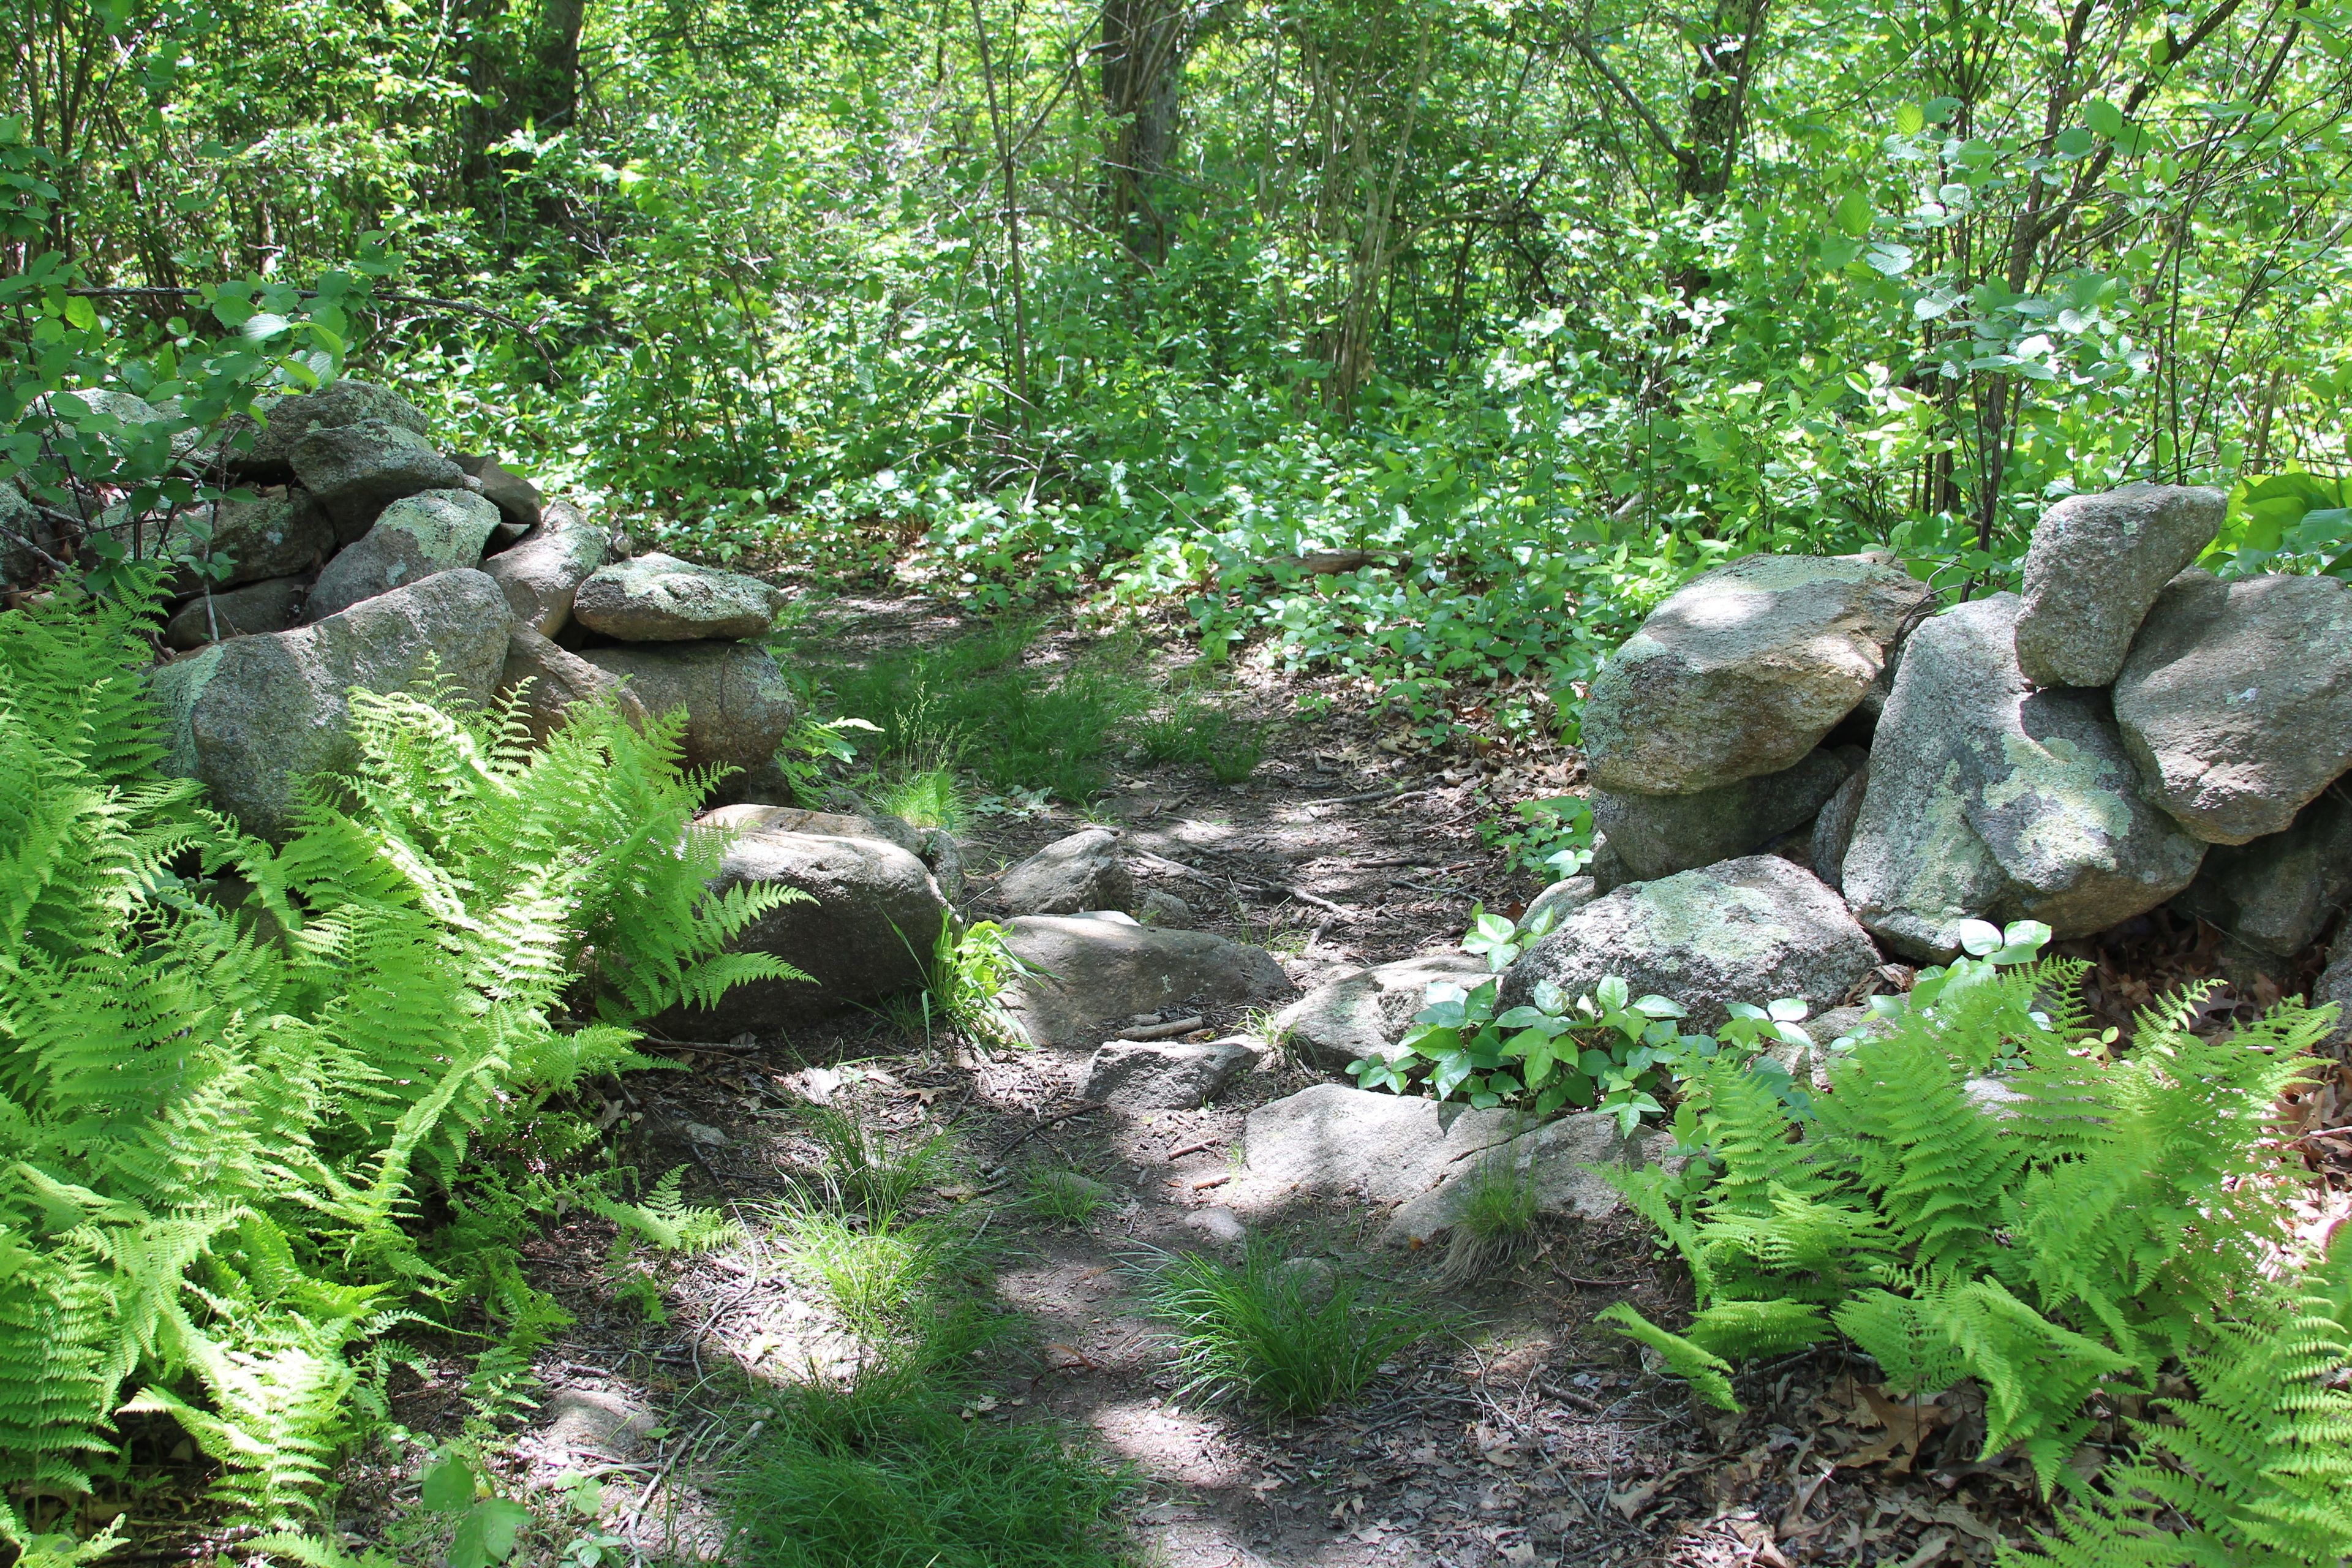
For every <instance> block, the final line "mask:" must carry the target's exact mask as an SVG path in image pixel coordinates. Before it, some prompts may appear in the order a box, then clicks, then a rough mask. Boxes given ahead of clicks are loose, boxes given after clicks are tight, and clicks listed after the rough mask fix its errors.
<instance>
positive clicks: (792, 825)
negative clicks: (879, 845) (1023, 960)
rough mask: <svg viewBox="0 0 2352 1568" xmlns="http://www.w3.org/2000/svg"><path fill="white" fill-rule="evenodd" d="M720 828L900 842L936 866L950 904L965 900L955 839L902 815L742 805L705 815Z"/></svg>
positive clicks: (960, 856)
mask: <svg viewBox="0 0 2352 1568" xmlns="http://www.w3.org/2000/svg"><path fill="white" fill-rule="evenodd" d="M701 820H703V821H704V822H707V823H710V824H713V825H714V826H729V827H736V828H741V829H744V830H747V831H752V832H761V833H829V834H832V835H834V836H835V837H843V838H880V839H884V840H887V842H889V843H892V844H896V845H897V846H898V847H899V848H901V849H904V850H906V851H907V852H908V854H910V855H912V856H914V857H915V858H917V859H919V860H920V861H921V862H922V863H923V864H924V865H926V866H928V867H929V868H931V876H932V878H933V879H934V880H936V881H937V882H938V883H939V885H940V892H941V893H943V894H945V895H946V897H947V898H948V900H949V901H950V902H953V901H954V900H957V899H959V898H961V897H962V896H963V854H962V852H961V850H960V849H959V848H958V847H956V841H955V835H953V834H951V833H950V832H948V831H947V830H946V829H945V828H942V827H917V826H913V825H912V824H911V823H908V822H906V821H903V820H901V819H900V818H898V817H896V816H845V815H843V814H840V813H836V812H830V811H807V810H803V808H801V807H799V806H796V805H764V804H756V803H739V804H735V805H722V806H719V807H717V808H715V809H713V810H710V811H706V812H704V813H703V814H702V818H701Z"/></svg>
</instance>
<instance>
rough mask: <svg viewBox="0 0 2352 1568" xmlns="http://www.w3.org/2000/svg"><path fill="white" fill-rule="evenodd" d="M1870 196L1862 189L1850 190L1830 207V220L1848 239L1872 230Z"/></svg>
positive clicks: (1858, 236)
mask: <svg viewBox="0 0 2352 1568" xmlns="http://www.w3.org/2000/svg"><path fill="white" fill-rule="evenodd" d="M1871 217H1872V214H1871V210H1870V198H1869V197H1868V196H1867V195H1864V194H1863V193H1862V192H1860V191H1848V192H1847V193H1846V194H1845V195H1842V196H1840V197H1839V198H1838V199H1837V205H1835V206H1833V207H1832V208H1831V209H1830V221H1831V222H1832V223H1833V224H1835V225H1837V228H1838V232H1839V233H1840V234H1843V235H1844V236H1845V237H1847V238H1848V239H1860V238H1862V237H1864V236H1865V235H1867V234H1868V233H1869V232H1870V221H1871Z"/></svg>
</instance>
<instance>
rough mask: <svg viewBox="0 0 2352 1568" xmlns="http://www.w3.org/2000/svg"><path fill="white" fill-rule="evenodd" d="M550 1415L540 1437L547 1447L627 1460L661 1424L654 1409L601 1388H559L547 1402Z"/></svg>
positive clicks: (642, 1450) (633, 1455) (640, 1449)
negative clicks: (545, 1429)
mask: <svg viewBox="0 0 2352 1568" xmlns="http://www.w3.org/2000/svg"><path fill="white" fill-rule="evenodd" d="M547 1415H548V1422H547V1431H546V1433H545V1434H544V1435H543V1436H541V1439H540V1441H541V1444H542V1445H544V1446H545V1447H547V1448H549V1449H559V1448H561V1449H568V1450H570V1451H571V1452H572V1453H575V1454H580V1455H583V1456H587V1457H590V1458H606V1459H618V1460H621V1461H624V1462H626V1461H627V1460H630V1459H634V1458H636V1457H637V1456H638V1455H639V1454H641V1453H643V1452H644V1451H645V1447H646V1444H647V1443H648V1442H651V1441H652V1440H653V1435H654V1429H655V1427H656V1426H659V1425H660V1423H659V1422H658V1421H656V1419H655V1418H654V1414H653V1412H652V1411H650V1410H647V1409H646V1408H644V1407H643V1406H641V1405H634V1404H632V1403H630V1402H629V1401H628V1400H626V1399H624V1398H622V1397H621V1396H620V1395H619V1394H606V1393H604V1391H603V1390H601V1389H589V1388H560V1389H558V1390H556V1391H555V1393H554V1394H553V1395H552V1396H551V1397H550V1398H549V1400H548V1402H547Z"/></svg>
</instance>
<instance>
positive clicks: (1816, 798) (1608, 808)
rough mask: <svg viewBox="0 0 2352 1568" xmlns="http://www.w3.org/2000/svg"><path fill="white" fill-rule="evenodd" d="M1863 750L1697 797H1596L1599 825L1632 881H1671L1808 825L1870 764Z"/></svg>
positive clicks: (1811, 756)
mask: <svg viewBox="0 0 2352 1568" xmlns="http://www.w3.org/2000/svg"><path fill="white" fill-rule="evenodd" d="M1866 754H1867V753H1865V752H1864V751H1863V750H1862V748H1861V747H1859V746H1840V747H1838V748H1836V749H1835V750H1831V749H1829V748H1826V747H1824V748H1822V750H1820V751H1815V752H1808V753H1806V755H1805V756H1804V758H1803V759H1802V760H1801V761H1800V762H1799V763H1797V765H1796V766H1794V767H1791V768H1783V769H1781V770H1780V772H1779V773H1759V774H1758V775H1757V776H1756V777H1754V778H1745V779H1738V780H1735V781H1734V782H1732V783H1730V784H1723V785H1720V786H1718V787H1717V788H1715V789H1707V790H1700V791H1699V792H1697V793H1696V794H1695V795H1628V794H1624V793H1622V792H1620V791H1617V790H1609V789H1596V790H1594V791H1593V792H1592V826H1594V827H1595V828H1597V829H1598V830H1599V831H1601V833H1603V834H1606V835H1607V836H1608V838H1609V842H1610V843H1611V844H1612V845H1613V846H1615V847H1616V850H1617V854H1618V855H1619V857H1620V858H1622V860H1623V861H1624V864H1625V869H1626V872H1627V874H1628V875H1629V877H1630V878H1632V879H1636V880H1647V879H1651V878H1653V877H1671V876H1672V875H1674V874H1675V872H1676V871H1687V870H1690V869H1691V868H1694V867H1697V866H1712V865H1714V864H1715V863H1716V862H1717V860H1728V859H1731V858H1735V857H1737V856H1740V855H1745V854H1747V853H1748V851H1749V850H1751V849H1760V848H1762V847H1764V846H1765V845H1767V844H1769V843H1770V842H1771V841H1772V840H1773V839H1775V838H1778V837H1780V835H1782V834H1784V833H1788V832H1790V831H1792V830H1794V829H1796V828H1799V827H1802V826H1804V825H1805V824H1806V823H1808V822H1811V820H1812V819H1813V818H1814V817H1815V816H1818V815H1819V814H1820V812H1821V809H1822V805H1823V803H1825V802H1826V801H1828V800H1829V798H1830V797H1831V796H1832V795H1835V794H1836V793H1837V790H1838V786H1839V785H1840V784H1843V783H1845V781H1846V778H1847V776H1848V775H1849V774H1851V773H1853V772H1854V771H1855V770H1856V769H1857V768H1859V767H1860V766H1861V765H1862V762H1863V759H1864V756H1865V755H1866Z"/></svg>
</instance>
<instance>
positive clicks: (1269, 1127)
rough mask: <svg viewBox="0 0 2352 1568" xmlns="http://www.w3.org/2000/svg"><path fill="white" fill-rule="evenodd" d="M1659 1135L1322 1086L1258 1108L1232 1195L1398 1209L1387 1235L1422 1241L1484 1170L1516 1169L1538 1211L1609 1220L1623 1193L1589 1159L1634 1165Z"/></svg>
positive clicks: (1247, 1127) (1586, 1117)
mask: <svg viewBox="0 0 2352 1568" xmlns="http://www.w3.org/2000/svg"><path fill="white" fill-rule="evenodd" d="M1656 1137H1657V1135H1656V1134H1655V1133H1649V1134H1641V1133H1637V1134H1635V1136H1634V1137H1633V1138H1631V1139H1627V1138H1622V1137H1620V1136H1618V1134H1617V1131H1616V1122H1615V1121H1614V1120H1613V1119H1612V1118H1608V1117H1601V1116H1597V1115H1592V1114H1590V1113H1587V1114H1583V1115H1578V1116H1566V1117H1562V1118H1560V1119H1559V1121H1553V1122H1549V1123H1547V1124H1546V1125H1545V1126H1543V1127H1539V1128H1535V1129H1532V1130H1531V1129H1529V1128H1528V1125H1527V1123H1526V1121H1525V1120H1524V1118H1523V1117H1522V1116H1521V1115H1520V1114H1519V1113H1518V1112H1516V1111H1512V1110H1504V1109H1501V1108H1499V1107H1497V1108H1496V1109H1494V1110H1475V1109H1473V1108H1471V1107H1469V1106H1466V1105H1464V1104H1463V1103H1461V1102H1460V1101H1458V1100H1457V1101H1454V1102H1451V1103H1445V1102H1441V1101H1438V1100H1424V1099H1422V1098H1421V1097H1419V1096H1417V1095H1396V1094H1381V1093H1376V1092H1374V1091H1372V1090H1370V1089H1350V1088H1348V1087H1347V1086H1345V1085H1343V1084H1336V1083H1318V1084H1316V1085H1313V1086H1312V1087H1310V1088H1307V1089H1301V1090H1300V1091H1299V1092H1297V1094H1294V1095H1290V1096H1288V1097H1287V1098H1286V1099H1282V1100H1276V1101H1274V1102H1273V1103H1271V1104H1269V1105H1263V1106H1260V1107H1259V1108H1258V1109H1257V1110H1253V1111H1252V1112H1250V1114H1249V1117H1248V1120H1247V1121H1245V1122H1244V1124H1243V1131H1242V1152H1243V1160H1244V1164H1243V1168H1242V1172H1241V1178H1240V1181H1239V1182H1238V1183H1237V1184H1235V1187H1234V1192H1233V1196H1232V1201H1233V1202H1234V1205H1236V1206H1239V1207H1248V1208H1253V1209H1255V1208H1261V1207H1270V1206H1273V1205H1276V1204H1279V1203H1282V1202H1284V1201H1286V1200H1289V1199H1295V1198H1300V1197H1306V1198H1323V1199H1338V1200H1349V1201H1355V1202H1360V1203H1364V1204H1367V1205H1374V1206H1381V1207H1386V1206H1390V1205H1395V1213H1394V1215H1392V1216H1391V1220H1390V1223H1389V1226H1388V1229H1387V1231H1386V1232H1385V1233H1384V1236H1383V1239H1384V1240H1388V1241H1391V1242H1402V1243H1406V1244H1414V1243H1418V1242H1422V1241H1425V1240H1427V1239H1429V1238H1430V1237H1433V1236H1434V1235H1436V1234H1437V1233H1439V1232H1441V1231H1443V1230H1444V1229H1445V1228H1446V1227H1448V1226H1452V1225H1454V1224H1456V1223H1458V1222H1459V1220H1460V1217H1461V1213H1462V1211H1463V1209H1464V1208H1465V1207H1466V1206H1467V1199H1468V1197H1469V1194H1470V1192H1471V1191H1472V1189H1473V1187H1474V1186H1475V1184H1476V1182H1477V1181H1478V1180H1479V1178H1480V1175H1481V1173H1504V1172H1511V1171H1516V1172H1517V1173H1520V1174H1521V1175H1522V1177H1523V1178H1524V1179H1528V1181H1529V1182H1530V1184H1531V1185H1532V1186H1533V1187H1534V1189H1535V1196H1536V1206H1537V1211H1538V1213H1543V1214H1558V1215H1577V1216H1579V1217H1581V1218H1585V1219H1601V1218H1604V1217H1606V1216H1607V1215H1610V1214H1612V1213H1614V1212H1615V1211H1616V1210H1617V1209H1618V1208H1619V1207H1620V1206H1621V1200H1620V1199H1619V1198H1618V1196H1617V1194H1616V1192H1615V1189H1613V1188H1612V1187H1611V1186H1609V1184H1607V1183H1606V1182H1604V1181H1603V1180H1601V1177H1600V1176H1599V1174H1597V1173H1595V1172H1594V1171H1593V1170H1592V1169H1590V1168H1589V1167H1593V1166H1607V1165H1623V1164H1631V1163H1634V1162H1636V1161H1638V1160H1640V1159H1642V1158H1643V1152H1644V1149H1645V1147H1647V1146H1648V1145H1650V1144H1651V1143H1652V1142H1654V1140H1655V1139H1656Z"/></svg>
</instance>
